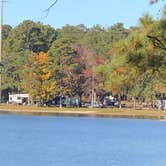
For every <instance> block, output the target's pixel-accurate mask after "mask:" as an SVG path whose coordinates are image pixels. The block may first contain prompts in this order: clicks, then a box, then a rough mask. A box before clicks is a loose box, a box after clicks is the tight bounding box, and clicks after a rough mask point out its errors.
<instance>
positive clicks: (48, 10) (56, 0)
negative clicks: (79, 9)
mask: <svg viewBox="0 0 166 166" xmlns="http://www.w3.org/2000/svg"><path fill="white" fill-rule="evenodd" d="M57 2H58V0H55V1H54V2H53V3H52V4H51V5H50V6H49V7H48V8H47V9H45V10H44V11H43V12H45V13H46V16H45V17H47V16H48V14H49V12H50V10H51V8H52V7H54V6H55V4H56V3H57Z"/></svg>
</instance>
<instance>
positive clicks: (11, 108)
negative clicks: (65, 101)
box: [0, 105, 166, 120]
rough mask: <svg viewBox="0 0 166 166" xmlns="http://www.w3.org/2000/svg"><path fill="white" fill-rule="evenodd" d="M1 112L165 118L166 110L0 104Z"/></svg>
mask: <svg viewBox="0 0 166 166" xmlns="http://www.w3.org/2000/svg"><path fill="white" fill-rule="evenodd" d="M0 113H1V114H22V115H48V116H91V117H119V118H138V119H158V120H166V111H160V110H131V109H112V108H57V107H37V106H20V105H0Z"/></svg>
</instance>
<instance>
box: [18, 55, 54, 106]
mask: <svg viewBox="0 0 166 166" xmlns="http://www.w3.org/2000/svg"><path fill="white" fill-rule="evenodd" d="M49 63H50V62H49V58H48V56H47V54H46V53H44V52H40V53H38V54H36V53H31V54H29V56H28V59H27V62H26V63H25V64H23V66H22V68H23V70H22V72H21V87H22V90H23V91H25V92H27V93H29V94H30V96H31V98H32V99H33V100H36V101H39V102H40V104H42V105H43V104H44V103H45V102H46V101H48V100H50V99H52V98H54V96H55V94H56V92H57V91H56V87H57V82H56V80H55V78H54V72H53V71H52V70H51V68H50V67H49Z"/></svg>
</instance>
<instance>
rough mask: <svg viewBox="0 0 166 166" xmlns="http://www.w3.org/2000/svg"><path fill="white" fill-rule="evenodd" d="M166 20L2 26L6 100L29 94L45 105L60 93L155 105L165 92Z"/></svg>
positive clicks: (144, 19) (68, 95)
mask: <svg viewBox="0 0 166 166" xmlns="http://www.w3.org/2000/svg"><path fill="white" fill-rule="evenodd" d="M165 30H166V17H165V15H164V14H163V17H161V18H160V19H158V20H155V19H153V18H152V17H151V16H150V15H149V14H146V15H144V16H143V17H141V18H140V24H139V25H138V26H137V27H130V28H125V27H124V26H123V23H116V24H114V25H112V26H110V27H108V28H104V27H102V26H101V25H95V26H93V27H91V28H87V27H86V26H84V25H82V24H81V25H77V26H72V25H66V26H64V27H62V28H60V29H55V28H53V27H51V26H50V25H44V24H42V23H40V22H33V21H31V20H25V21H23V22H22V23H20V24H19V25H18V26H16V27H14V28H12V27H11V26H10V25H3V29H2V39H3V43H2V45H3V58H2V63H1V65H0V66H1V74H2V89H3V94H2V99H3V100H4V101H6V100H7V96H8V93H23V92H26V93H29V94H30V96H31V99H33V100H37V101H39V102H41V103H44V102H46V101H48V100H51V99H53V98H54V97H55V96H57V95H62V96H66V97H73V96H74V97H78V98H79V100H80V101H82V100H83V101H85V100H89V99H90V97H91V95H92V91H94V92H95V94H96V100H98V101H100V102H103V99H104V97H105V96H107V95H109V94H112V95H114V96H117V97H118V96H119V98H121V97H122V96H126V98H128V99H131V98H133V99H138V100H140V101H147V102H150V103H153V101H154V99H155V98H156V95H157V94H158V95H160V94H164V93H165V92H166V70H165V69H166V68H165V67H166V33H165Z"/></svg>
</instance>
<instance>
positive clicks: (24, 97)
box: [8, 94, 29, 104]
mask: <svg viewBox="0 0 166 166" xmlns="http://www.w3.org/2000/svg"><path fill="white" fill-rule="evenodd" d="M8 103H11V104H28V103H29V94H9V101H8Z"/></svg>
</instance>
